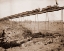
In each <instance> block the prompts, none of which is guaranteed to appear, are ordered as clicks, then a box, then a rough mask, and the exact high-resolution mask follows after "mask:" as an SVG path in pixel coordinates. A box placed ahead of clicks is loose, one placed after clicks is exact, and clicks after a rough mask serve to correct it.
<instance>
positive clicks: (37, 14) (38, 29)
mask: <svg viewBox="0 0 64 51" xmlns="http://www.w3.org/2000/svg"><path fill="white" fill-rule="evenodd" d="M37 22H38V32H39V20H38V14H37Z"/></svg>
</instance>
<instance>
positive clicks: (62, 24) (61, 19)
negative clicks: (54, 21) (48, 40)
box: [61, 9, 63, 33]
mask: <svg viewBox="0 0 64 51" xmlns="http://www.w3.org/2000/svg"><path fill="white" fill-rule="evenodd" d="M61 21H62V33H63V9H62V10H61Z"/></svg>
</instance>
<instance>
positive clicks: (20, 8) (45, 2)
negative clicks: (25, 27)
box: [0, 0, 64, 21]
mask: <svg viewBox="0 0 64 51" xmlns="http://www.w3.org/2000/svg"><path fill="white" fill-rule="evenodd" d="M57 2H58V6H64V0H57ZM55 4H56V2H55V0H0V18H3V17H6V16H10V15H14V14H18V13H22V12H25V11H31V10H34V9H36V8H40V9H42V8H45V7H47V6H49V5H51V6H53V5H55ZM63 12H64V11H63ZM63 15H64V14H63ZM48 19H49V20H61V10H60V11H55V12H51V13H47V16H46V13H43V14H38V15H31V16H26V17H24V18H16V19H13V20H15V21H21V20H22V21H24V20H31V21H35V20H36V21H45V20H48Z"/></svg>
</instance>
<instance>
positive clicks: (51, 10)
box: [0, 6, 64, 21]
mask: <svg viewBox="0 0 64 51" xmlns="http://www.w3.org/2000/svg"><path fill="white" fill-rule="evenodd" d="M63 9H64V7H59V6H47V7H46V8H42V10H41V11H40V9H35V10H32V11H26V12H22V13H18V14H15V15H11V16H7V17H4V18H2V19H0V21H2V20H9V19H14V18H19V17H25V16H30V15H36V14H42V13H46V12H54V11H59V10H63Z"/></svg>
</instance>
